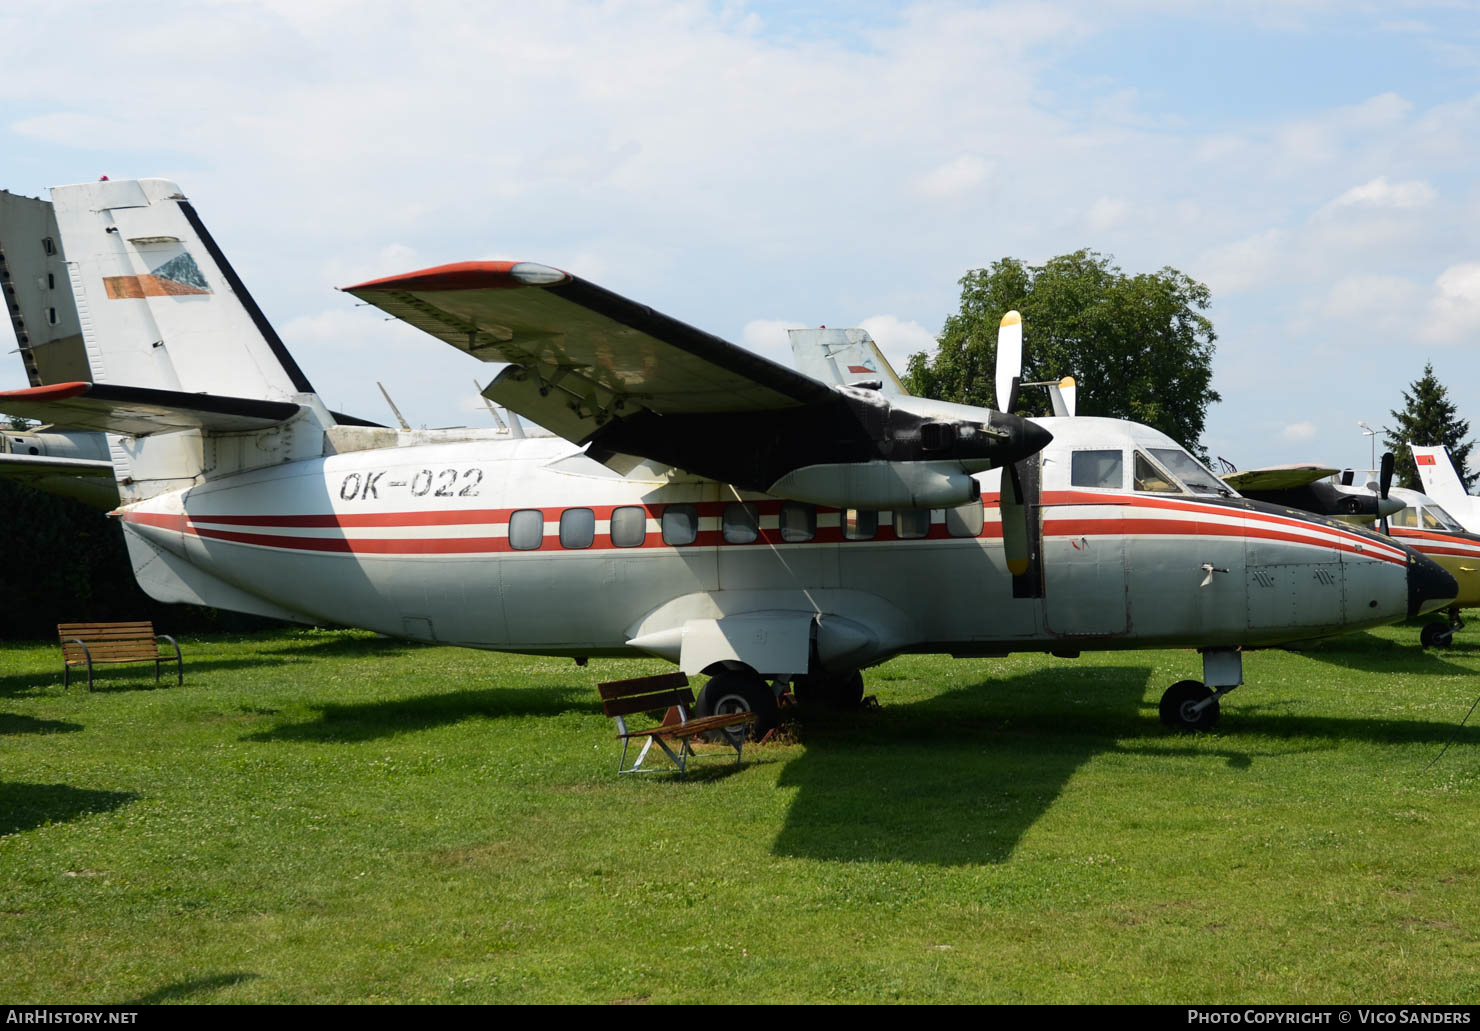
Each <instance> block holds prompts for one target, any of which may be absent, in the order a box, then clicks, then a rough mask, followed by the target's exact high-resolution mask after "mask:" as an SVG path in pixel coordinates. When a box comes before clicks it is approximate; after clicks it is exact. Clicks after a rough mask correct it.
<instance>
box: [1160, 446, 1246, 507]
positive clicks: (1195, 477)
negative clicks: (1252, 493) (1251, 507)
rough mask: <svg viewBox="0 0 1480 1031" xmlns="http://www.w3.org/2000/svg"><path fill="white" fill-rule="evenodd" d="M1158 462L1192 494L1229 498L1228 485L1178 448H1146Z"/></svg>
mask: <svg viewBox="0 0 1480 1031" xmlns="http://www.w3.org/2000/svg"><path fill="white" fill-rule="evenodd" d="M1147 450H1148V451H1150V452H1151V454H1152V456H1153V457H1155V458H1156V460H1157V461H1158V462H1160V463H1161V464H1162V465H1164V466H1166V467H1167V469H1169V470H1170V471H1171V472H1172V475H1174V476H1176V477H1177V479H1179V480H1181V481H1182V482H1183V483H1185V484H1186V485H1187V489H1188V490H1190V491H1192V493H1194V494H1219V495H1222V496H1223V497H1225V498H1226V497H1231V496H1232V495H1233V491H1232V490H1230V489H1229V487H1228V484H1226V483H1224V482H1223V481H1222V480H1220V479H1218V477H1216V476H1214V475H1213V474H1212V473H1210V472H1208V470H1207V468H1206V467H1205V466H1204V465H1203V464H1202V463H1201V462H1199V461H1198V460H1197V459H1195V458H1193V457H1192V456H1191V455H1189V454H1188V453H1187V452H1186V451H1183V450H1182V449H1180V448H1169V447H1166V448H1147Z"/></svg>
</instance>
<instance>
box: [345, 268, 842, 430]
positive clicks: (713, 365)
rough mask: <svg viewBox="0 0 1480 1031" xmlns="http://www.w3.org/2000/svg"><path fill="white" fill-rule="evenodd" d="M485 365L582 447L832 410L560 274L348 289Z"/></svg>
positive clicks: (492, 391)
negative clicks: (629, 421) (711, 420)
mask: <svg viewBox="0 0 1480 1031" xmlns="http://www.w3.org/2000/svg"><path fill="white" fill-rule="evenodd" d="M346 292H347V293H350V294H353V295H354V296H356V297H358V298H360V299H361V300H363V301H367V302H369V303H370V304H373V305H375V306H376V307H377V308H380V309H381V310H382V311H385V312H387V313H389V314H391V315H394V316H395V317H396V318H398V319H401V320H402V321H404V322H409V323H410V324H411V325H413V326H415V327H416V328H418V329H421V330H424V331H425V332H427V333H430V334H431V335H432V336H434V337H437V338H438V339H439V340H443V341H445V342H447V343H449V344H451V345H452V346H454V347H456V348H459V349H460V350H463V351H466V352H468V353H469V354H471V355H473V356H474V357H475V358H480V359H482V360H483V361H489V362H509V363H511V364H512V365H513V366H516V367H517V368H515V369H507V370H505V371H504V373H502V374H501V375H500V376H499V377H498V378H497V379H495V380H494V382H493V384H491V385H490V386H489V387H488V389H487V390H485V391H484V394H485V396H487V397H489V398H491V399H492V400H494V401H497V402H498V403H500V404H503V405H505V406H506V407H508V408H511V409H513V410H514V411H515V412H517V413H519V414H520V415H523V416H527V417H528V418H530V419H533V420H534V421H535V422H537V423H539V424H540V425H542V426H545V427H548V428H549V429H551V430H553V431H555V432H556V433H559V434H560V435H561V436H563V437H566V438H567V439H570V440H573V441H575V442H576V443H583V442H585V441H586V440H587V439H589V438H590V437H591V435H592V434H593V433H594V432H595V430H596V429H597V428H598V427H599V426H601V425H603V424H604V423H605V422H606V421H607V420H608V419H609V418H611V417H613V416H616V415H623V416H626V415H630V414H632V413H634V412H637V411H642V410H646V411H649V412H652V413H654V414H656V415H660V416H667V415H698V414H709V413H730V412H759V411H774V410H779V409H787V408H796V407H800V406H805V405H809V404H815V403H820V402H825V401H828V400H831V398H832V391H831V389H830V388H829V387H828V386H827V385H826V384H823V383H820V382H818V381H817V380H815V379H812V378H811V377H809V376H805V375H802V374H801V373H799V372H796V371H794V370H792V369H788V368H787V367H786V366H784V365H779V364H777V363H775V362H772V361H770V360H768V359H766V358H762V357H761V356H760V355H757V354H753V353H752V352H750V351H747V350H745V349H744V348H741V347H737V346H735V345H734V344H731V343H728V342H726V341H724V340H721V339H720V338H719V337H716V336H712V335H710V334H708V333H705V332H703V331H702V330H698V329H695V328H694V327H692V326H689V325H686V324H684V323H682V322H679V321H678V320H677V319H673V318H669V317H668V316H666V315H662V314H660V313H658V312H655V311H653V310H652V309H651V308H648V307H646V306H645V305H641V304H638V303H636V302H635V301H629V300H628V299H626V298H625V297H620V296H618V295H617V294H614V293H612V292H611V291H609V290H604V289H602V288H601V287H599V286H596V285H595V284H593V283H589V282H587V281H586V280H583V279H580V278H578V277H576V276H572V275H570V274H568V273H566V272H562V271H560V270H559V269H553V268H550V267H549V266H546V265H536V264H533V263H530V262H509V261H475V262H463V263H461V264H454V265H441V266H438V267H436V268H430V269H424V270H422V271H420V272H411V273H407V274H406V275H400V276H391V277H389V278H386V279H376V280H372V281H371V282H368V283H361V284H359V285H358V286H351V287H347V288H346Z"/></svg>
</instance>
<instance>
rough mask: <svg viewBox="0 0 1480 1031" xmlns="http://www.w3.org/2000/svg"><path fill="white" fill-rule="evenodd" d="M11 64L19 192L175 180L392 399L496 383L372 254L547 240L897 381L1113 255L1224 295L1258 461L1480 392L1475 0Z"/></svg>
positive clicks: (989, 9) (1227, 396) (92, 24)
mask: <svg viewBox="0 0 1480 1031" xmlns="http://www.w3.org/2000/svg"><path fill="white" fill-rule="evenodd" d="M0 85H3V87H4V88H3V89H0V98H3V99H0V187H5V188H8V189H11V190H13V191H16V192H23V193H29V194H32V195H36V194H40V193H42V191H43V190H44V189H45V187H47V186H49V185H53V184H58V183H65V182H76V181H81V180H86V179H92V178H95V177H96V176H98V175H100V174H109V175H111V176H113V177H115V178H120V177H126V176H163V177H167V178H173V179H175V180H177V181H178V182H179V183H180V184H181V185H182V187H183V188H184V190H185V192H186V193H187V194H188V195H189V196H190V197H191V199H192V200H193V201H194V202H195V205H196V207H197V209H198V210H199V211H200V212H201V214H202V216H203V217H204V218H205V220H206V221H207V223H208V224H209V225H210V226H211V229H212V231H213V233H214V234H215V235H216V236H217V239H218V240H219V241H220V242H221V243H222V245H223V247H225V249H226V251H227V253H228V255H229V256H230V257H231V258H232V260H233V262H234V263H235V265H236V267H237V270H238V272H239V273H240V274H241V275H242V277H243V279H244V280H245V281H246V283H247V285H248V286H249V288H251V289H252V291H253V293H254V294H255V295H256V297H257V299H258V301H259V303H261V305H262V307H263V308H264V310H265V311H266V312H267V313H268V315H269V317H270V318H272V320H273V321H274V323H275V325H277V327H278V329H279V331H280V332H281V333H282V334H283V336H284V338H285V339H286V340H287V341H288V343H289V346H290V347H291V348H292V349H293V350H294V353H295V354H296V355H297V356H298V358H299V361H300V363H301V364H302V365H303V366H304V368H305V369H306V371H307V372H308V374H309V376H310V378H311V379H312V380H313V381H314V383H315V384H316V385H318V386H319V388H320V389H321V391H323V393H325V394H326V395H327V396H328V398H329V400H330V402H331V404H333V405H334V406H335V407H338V408H341V409H343V410H347V411H353V412H357V413H363V414H365V415H368V416H370V417H374V418H381V419H383V418H385V417H386V415H387V413H386V412H385V410H384V403H383V401H381V399H380V397H379V394H378V392H377V391H376V390H375V386H374V384H375V380H377V379H380V380H383V381H385V382H386V384H387V385H388V386H389V387H390V388H391V390H392V393H393V395H394V396H395V398H396V400H397V402H398V404H399V405H400V406H401V408H402V410H403V411H405V412H406V413H407V415H408V417H409V418H410V419H412V421H413V422H416V423H419V424H425V425H431V426H438V425H451V424H459V423H464V422H469V421H474V422H476V421H479V420H481V419H483V418H486V416H485V415H483V413H482V412H481V404H480V403H479V402H478V400H477V398H476V396H475V395H474V393H473V389H472V382H471V381H472V380H473V379H474V378H477V379H479V380H480V381H483V382H486V381H487V380H488V379H489V378H491V375H492V372H493V370H491V369H489V368H487V367H485V366H483V365H481V364H480V363H478V362H476V361H474V360H472V359H470V358H467V357H466V356H464V355H460V354H458V353H455V352H452V351H451V349H449V348H447V347H445V346H444V345H441V344H439V343H438V342H437V341H435V340H432V339H431V338H428V337H423V336H421V335H420V334H417V333H416V332H415V331H412V330H409V329H407V328H406V327H402V326H399V325H397V324H394V323H386V322H384V321H382V320H381V319H380V318H379V317H378V316H377V315H375V314H373V313H372V312H370V311H368V310H366V309H363V308H356V307H354V306H353V304H352V302H351V300H350V299H349V298H348V297H346V296H344V295H342V294H339V293H336V292H335V289H334V288H335V287H340V286H345V285H348V284H351V283H355V282H358V281H361V280H364V279H368V278H371V277H374V276H380V275H388V274H392V273H396V272H402V271H409V270H411V269H414V268H419V267H425V266H429V265H435V264H442V263H444V262H449V261H460V260H470V259H478V258H495V257H513V258H520V259H524V260H532V261H539V262H544V263H547V264H553V265H557V266H559V267H562V268H566V269H568V270H570V271H572V272H574V273H576V274H578V275H582V276H584V277H586V278H588V279H592V280H594V281H596V282H598V283H601V284H602V285H604V286H607V287H609V288H611V289H614V290H616V291H618V292H620V293H624V294H626V295H628V296H630V297H633V298H634V299H637V300H640V301H643V302H645V303H648V304H651V305H652V306H654V307H655V308H658V309H660V310H663V311H666V312H668V313H669V314H672V315H675V316H677V317H679V318H682V319H685V320H686V321H689V322H692V323H694V324H695V325H698V326H700V327H702V328H704V329H707V330H710V331H711V332H715V333H718V334H719V335H721V336H724V337H726V338H728V339H731V340H734V341H736V342H737V343H743V344H745V345H747V346H751V347H754V348H756V349H758V350H761V351H763V352H764V353H767V354H770V355H772V356H775V357H783V358H784V355H785V352H784V340H785V335H784V328H785V327H786V326H788V325H816V324H822V323H825V324H827V325H830V326H844V325H863V326H865V327H866V328H868V329H870V330H871V331H872V332H873V333H874V335H875V337H876V338H877V339H879V340H880V342H881V344H882V345H883V346H884V348H885V350H886V353H888V354H889V355H890V356H891V357H892V358H895V359H896V360H897V364H899V365H901V366H902V365H903V360H904V357H905V356H907V355H908V354H909V353H911V352H913V351H916V350H920V349H922V348H928V347H930V346H931V342H932V337H933V334H934V333H936V332H938V331H939V329H940V327H941V324H942V323H943V322H944V320H945V318H946V316H947V315H948V314H949V313H950V312H951V311H952V310H953V309H954V307H955V305H956V299H957V297H956V295H957V287H956V282H957V280H958V279H959V278H960V276H961V275H962V274H963V273H964V272H965V271H966V270H967V269H970V268H974V267H979V266H983V265H986V264H989V263H990V262H992V261H994V260H996V259H998V258H1001V257H1004V256H1012V257H1017V258H1021V259H1024V260H1026V261H1029V262H1037V261H1042V260H1044V259H1045V258H1047V257H1050V256H1052V255H1054V254H1061V253H1065V252H1068V251H1071V250H1075V249H1077V248H1080V247H1090V248H1093V249H1095V250H1098V251H1101V252H1102V253H1108V254H1113V255H1114V256H1115V258H1116V260H1117V262H1118V263H1119V264H1120V265H1121V266H1122V267H1123V268H1124V269H1125V270H1126V271H1128V272H1137V271H1149V270H1153V269H1156V268H1160V267H1161V266H1163V265H1172V266H1174V267H1176V268H1178V269H1180V270H1182V271H1183V272H1185V273H1187V274H1188V275H1190V276H1192V277H1193V278H1195V279H1198V280H1201V281H1204V282H1206V283H1208V284H1209V286H1210V287H1211V289H1212V292H1213V307H1212V309H1211V310H1210V312H1209V315H1210V316H1211V318H1212V319H1213V322H1214V325H1215V328H1216V331H1217V333H1218V343H1217V347H1218V353H1217V358H1216V361H1215V380H1214V385H1215V387H1216V389H1218V390H1219V391H1220V392H1221V393H1222V395H1223V398H1224V401H1223V402H1222V403H1221V404H1219V405H1217V406H1215V407H1214V408H1213V409H1211V411H1210V413H1209V423H1208V432H1207V435H1206V437H1205V443H1206V444H1207V446H1208V448H1209V450H1211V451H1212V452H1213V453H1215V454H1220V455H1224V456H1226V457H1228V458H1230V459H1232V460H1233V461H1235V462H1236V463H1237V464H1239V465H1240V466H1243V467H1249V466H1254V465H1262V464H1272V463H1277V462H1288V461H1304V460H1318V461H1324V462H1330V463H1333V464H1349V463H1359V462H1365V461H1366V458H1367V454H1368V448H1367V442H1366V439H1365V438H1364V437H1363V436H1362V435H1361V431H1360V430H1359V429H1358V428H1357V426H1356V422H1357V420H1359V419H1364V420H1366V421H1368V422H1371V423H1373V424H1374V425H1376V424H1380V423H1382V422H1384V421H1387V413H1388V411H1389V409H1391V408H1395V407H1397V406H1398V405H1399V404H1400V403H1401V397H1400V393H1399V391H1400V390H1401V388H1402V387H1403V386H1404V385H1406V384H1407V383H1409V382H1411V381H1412V380H1414V379H1416V378H1417V377H1418V376H1419V375H1420V374H1421V372H1422V368H1423V363H1424V362H1425V361H1426V360H1431V361H1433V363H1434V365H1435V368H1436V370H1437V371H1438V372H1439V374H1440V375H1441V376H1442V377H1443V378H1444V379H1445V380H1446V381H1447V382H1448V383H1449V385H1450V390H1451V395H1452V397H1453V398H1454V399H1455V400H1456V402H1457V403H1458V404H1459V406H1460V410H1461V412H1462V414H1465V415H1467V416H1469V417H1470V418H1472V419H1474V418H1476V417H1477V416H1480V376H1477V373H1480V352H1477V350H1476V347H1475V343H1476V341H1477V338H1480V176H1477V173H1476V169H1480V11H1477V9H1476V6H1475V5H1474V4H1471V3H1418V2H1415V3H1383V4H1371V5H1364V4H1360V3H1317V2H1301V0H1288V2H1280V3H1274V2H1266V3H1253V2H1251V3H1221V4H1219V3H1207V4H1186V3H1167V2H1129V0H1122V2H1115V0H1110V2H1099V3H1070V2H1064V3H1052V2H1047V3H1012V4H966V3H924V4H899V5H896V4H882V3H861V4H860V3H852V4H828V3H809V4H782V3H774V4H773V3H741V2H728V3H675V2H667V3H649V2H643V0H625V2H611V3H596V4H588V3H575V2H569V3H560V2H552V3H542V4H538V5H531V4H500V3H483V4H476V5H475V4H458V3H443V2H436V0H428V2H425V3H419V4H417V5H415V6H412V5H405V4H395V3H388V2H387V3H374V2H355V3H351V2H348V0H317V2H307V0H297V2H288V0H260V2H258V0H252V2H249V0H240V2H238V0H214V2H212V0H207V2H199V0H198V2H195V3H190V4H185V3H154V4H147V3H146V4H136V5H119V4H111V3H68V2H65V0H60V2H53V3H48V4H45V5H39V6H32V7H28V8H25V9H20V8H16V7H13V6H12V7H10V8H7V9H5V11H4V12H0ZM1027 341H1028V346H1029V347H1031V346H1032V327H1031V326H1028V327H1027ZM14 365H15V367H14V368H0V386H20V385H23V376H22V373H21V370H20V367H19V363H18V362H15V363H14ZM1081 389H1082V390H1084V391H1086V392H1092V391H1093V389H1094V385H1093V384H1088V383H1086V384H1083V385H1082V388H1081ZM1471 413H1475V414H1471ZM1477 432H1480V422H1477Z"/></svg>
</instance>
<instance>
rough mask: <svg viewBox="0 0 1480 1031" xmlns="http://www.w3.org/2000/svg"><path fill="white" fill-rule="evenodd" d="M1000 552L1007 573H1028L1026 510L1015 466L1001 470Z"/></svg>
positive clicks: (1018, 574)
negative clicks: (1005, 559)
mask: <svg viewBox="0 0 1480 1031" xmlns="http://www.w3.org/2000/svg"><path fill="white" fill-rule="evenodd" d="M1001 512H1002V550H1003V553H1004V554H1005V555H1006V557H1007V571H1008V572H1009V573H1011V574H1012V575H1013V576H1022V575H1023V574H1024V573H1026V572H1027V571H1028V509H1027V507H1026V506H1025V505H1024V504H1023V482H1022V480H1020V479H1018V471H1017V466H1016V465H1009V466H1004V467H1003V469H1002V502H1001Z"/></svg>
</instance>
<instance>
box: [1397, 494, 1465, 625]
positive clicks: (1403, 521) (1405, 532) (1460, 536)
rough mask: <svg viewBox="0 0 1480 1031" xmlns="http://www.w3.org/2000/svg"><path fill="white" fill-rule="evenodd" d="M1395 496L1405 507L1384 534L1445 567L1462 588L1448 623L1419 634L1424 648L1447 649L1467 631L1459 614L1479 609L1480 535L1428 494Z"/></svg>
mask: <svg viewBox="0 0 1480 1031" xmlns="http://www.w3.org/2000/svg"><path fill="white" fill-rule="evenodd" d="M1392 493H1393V497H1394V498H1396V499H1397V500H1399V501H1401V502H1403V503H1404V505H1405V506H1406V507H1405V508H1403V509H1402V510H1401V511H1399V512H1395V513H1394V514H1393V515H1392V516H1391V517H1389V519H1388V521H1387V522H1388V526H1387V529H1386V530H1385V531H1384V532H1386V533H1388V534H1390V535H1391V536H1392V537H1393V539H1394V540H1397V541H1399V542H1401V543H1403V544H1405V545H1407V546H1408V547H1410V548H1412V549H1413V550H1414V551H1417V552H1420V553H1422V554H1424V555H1427V556H1428V557H1429V558H1431V559H1433V560H1434V562H1436V563H1438V564H1439V565H1440V566H1443V567H1444V569H1445V570H1446V571H1448V573H1449V574H1450V575H1451V576H1453V577H1454V580H1455V583H1456V584H1457V585H1458V587H1459V593H1458V594H1457V595H1456V596H1455V599H1454V601H1453V603H1451V604H1450V606H1449V608H1448V611H1447V615H1448V621H1447V622H1444V621H1437V620H1436V621H1432V622H1428V623H1425V624H1424V626H1423V629H1422V630H1421V631H1420V632H1419V640H1420V641H1421V642H1422V643H1423V646H1424V647H1425V648H1447V647H1449V645H1450V644H1451V643H1452V642H1453V640H1454V634H1455V631H1457V630H1462V629H1463V628H1464V625H1465V622H1464V619H1463V618H1462V617H1461V615H1460V611H1461V610H1462V609H1474V608H1480V534H1474V533H1470V532H1469V531H1467V530H1466V529H1465V528H1464V527H1463V526H1461V525H1460V524H1459V522H1458V521H1457V520H1456V519H1455V518H1454V517H1453V516H1451V515H1450V514H1449V513H1448V512H1447V511H1445V509H1444V508H1443V507H1442V506H1441V505H1439V504H1438V503H1437V502H1436V501H1435V500H1434V499H1433V498H1431V497H1429V496H1428V495H1427V494H1422V493H1420V492H1418V491H1416V490H1405V489H1404V488H1402V487H1394V488H1393V491H1392Z"/></svg>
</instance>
